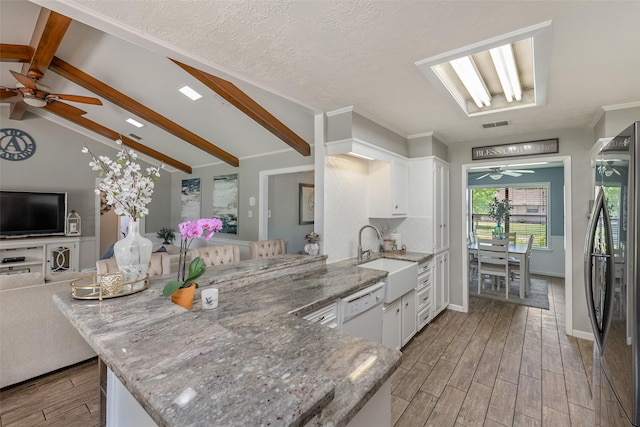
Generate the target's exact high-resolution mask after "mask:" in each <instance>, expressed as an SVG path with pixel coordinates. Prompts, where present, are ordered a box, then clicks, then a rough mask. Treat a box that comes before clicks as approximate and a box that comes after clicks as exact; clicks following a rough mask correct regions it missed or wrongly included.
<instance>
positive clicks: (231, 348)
mask: <svg viewBox="0 0 640 427" xmlns="http://www.w3.org/2000/svg"><path fill="white" fill-rule="evenodd" d="M374 257H380V255H375V256H374ZM394 258H398V257H395V256H394ZM426 258H428V255H426V254H412V253H408V254H407V255H403V257H400V258H399V259H406V260H411V261H418V260H423V259H426ZM372 259H373V257H372ZM325 260H326V256H316V257H309V256H306V255H287V256H285V257H276V258H270V259H266V260H256V261H243V262H241V263H240V264H239V265H235V266H228V267H216V268H215V269H211V270H209V271H207V273H205V275H204V276H203V277H202V278H201V279H200V280H199V283H200V284H201V287H200V290H201V289H202V288H204V287H206V286H215V287H217V288H218V289H219V301H220V302H219V306H218V308H217V309H214V310H201V309H200V301H199V291H200V290H199V291H198V293H197V294H196V300H195V302H194V308H193V310H192V311H186V310H184V309H182V308H181V307H179V306H177V305H174V304H172V303H171V302H170V300H169V299H168V298H163V297H162V296H161V293H162V287H163V286H164V283H166V281H167V280H171V279H173V277H170V278H167V277H164V278H156V279H154V280H152V281H151V286H150V288H149V289H147V290H145V291H144V292H141V293H139V294H134V295H129V296H126V297H121V298H113V299H108V300H103V301H102V302H99V301H95V300H93V301H86V300H75V299H73V298H71V296H70V295H69V294H66V293H65V294H58V295H55V296H54V299H55V301H56V303H57V305H58V306H59V308H60V309H61V311H62V312H63V313H64V314H65V315H66V317H67V318H68V319H69V320H70V321H71V323H72V324H73V325H74V326H75V327H76V328H77V329H78V331H79V332H80V333H81V335H82V336H83V337H84V338H85V339H86V340H87V342H88V343H89V344H90V345H91V346H92V347H93V348H94V350H95V351H96V352H97V353H98V354H99V355H100V357H101V358H102V359H103V360H104V362H105V363H106V365H107V366H108V367H109V368H110V369H111V370H112V371H113V372H114V374H115V375H116V376H117V377H118V378H119V380H120V381H121V382H122V383H123V384H124V385H125V387H127V389H128V390H129V391H130V392H131V394H132V395H133V396H134V397H135V398H136V399H137V400H138V402H139V403H140V404H141V405H142V406H143V407H144V408H145V410H146V411H147V412H148V413H149V414H150V415H151V417H152V418H153V419H154V420H155V421H156V422H157V423H158V424H159V425H169V426H170V425H179V426H188V425H213V424H215V425H301V424H305V423H309V424H311V425H314V424H317V425H325V426H326V425H335V426H341V425H346V424H347V422H348V421H349V420H350V419H351V418H352V417H353V416H355V414H356V413H357V412H358V411H359V410H360V409H361V408H362V406H364V404H365V403H366V401H367V400H368V399H369V398H370V397H371V396H372V395H373V394H375V392H376V391H377V390H378V388H379V387H380V386H381V385H382V384H384V382H385V381H386V380H387V379H388V378H389V376H390V375H391V374H392V373H393V371H394V370H395V369H396V367H397V366H398V364H399V362H400V357H401V353H400V352H398V351H396V350H392V349H389V348H387V347H385V346H383V345H380V344H377V343H374V342H370V341H367V340H364V339H360V338H358V337H353V336H350V335H348V334H345V333H343V332H341V331H337V330H334V329H330V328H327V327H324V326H321V325H317V324H314V323H312V322H309V321H306V320H304V319H303V318H302V317H301V316H303V315H305V314H306V313H309V312H311V311H314V310H315V309H317V308H320V307H322V306H326V305H328V304H329V303H331V302H334V301H336V300H338V299H340V298H342V297H346V296H348V295H350V294H352V293H354V292H356V291H358V290H360V289H363V288H365V287H368V286H370V285H372V284H374V283H377V282H379V281H380V280H383V279H384V277H385V276H386V272H383V271H378V270H372V269H368V268H358V267H357V266H356V264H357V262H356V261H355V259H351V260H345V261H341V262H337V263H333V264H329V265H328V266H327V265H325ZM371 360H375V363H373V364H372V365H371V366H370V367H369V368H368V369H367V370H365V371H364V372H363V373H362V374H361V375H360V376H357V377H355V376H354V375H353V373H354V372H356V369H357V368H358V367H360V366H361V365H363V364H367V363H368V362H370V361H371ZM350 374H351V376H350ZM184 396H191V399H190V400H188V402H182V401H181V400H180V398H181V397H184Z"/></svg>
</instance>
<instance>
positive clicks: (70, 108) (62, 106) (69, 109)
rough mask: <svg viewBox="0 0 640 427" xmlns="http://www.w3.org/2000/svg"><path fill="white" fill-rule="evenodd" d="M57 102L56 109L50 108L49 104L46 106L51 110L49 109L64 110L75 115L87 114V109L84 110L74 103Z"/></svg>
mask: <svg viewBox="0 0 640 427" xmlns="http://www.w3.org/2000/svg"><path fill="white" fill-rule="evenodd" d="M55 104H56V107H57V108H56V109H55V111H53V110H49V104H47V105H46V106H45V108H46V109H47V110H49V111H52V112H54V113H55V112H57V111H62V112H65V113H68V114H73V115H75V116H82V115H84V114H87V112H86V111H83V110H81V109H79V108H77V107H74V106H73V105H69V104H65V103H64V102H60V101H55Z"/></svg>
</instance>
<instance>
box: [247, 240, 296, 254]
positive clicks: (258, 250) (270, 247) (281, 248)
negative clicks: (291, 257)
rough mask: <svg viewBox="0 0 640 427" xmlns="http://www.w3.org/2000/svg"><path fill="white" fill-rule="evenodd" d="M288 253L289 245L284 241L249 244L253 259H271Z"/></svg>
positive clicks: (263, 241)
mask: <svg viewBox="0 0 640 427" xmlns="http://www.w3.org/2000/svg"><path fill="white" fill-rule="evenodd" d="M286 253H287V243H286V242H285V241H284V240H282V239H273V240H260V241H258V242H249V254H250V256H251V259H262V258H270V257H273V256H278V255H284V254H286Z"/></svg>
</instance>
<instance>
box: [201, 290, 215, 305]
mask: <svg viewBox="0 0 640 427" xmlns="http://www.w3.org/2000/svg"><path fill="white" fill-rule="evenodd" d="M200 297H201V298H202V309H203V310H211V309H214V308H217V307H218V290H217V289H216V288H207V289H203V290H202V292H200Z"/></svg>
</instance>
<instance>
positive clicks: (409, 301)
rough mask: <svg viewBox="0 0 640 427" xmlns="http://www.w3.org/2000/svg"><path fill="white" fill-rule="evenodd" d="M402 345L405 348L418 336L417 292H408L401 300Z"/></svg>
mask: <svg viewBox="0 0 640 427" xmlns="http://www.w3.org/2000/svg"><path fill="white" fill-rule="evenodd" d="M401 300H402V301H401V305H402V307H401V309H400V312H401V313H402V345H403V346H404V345H405V344H407V343H408V342H409V340H410V339H411V338H412V337H413V336H414V335H415V334H416V291H415V289H414V290H412V291H411V292H407V293H406V294H404V296H403V297H402V298H401Z"/></svg>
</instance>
